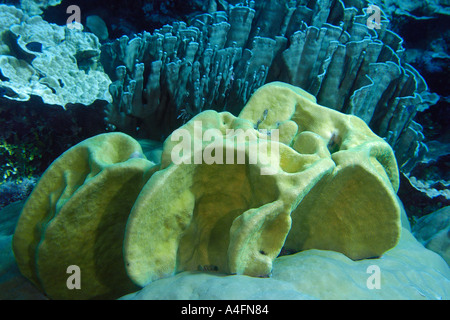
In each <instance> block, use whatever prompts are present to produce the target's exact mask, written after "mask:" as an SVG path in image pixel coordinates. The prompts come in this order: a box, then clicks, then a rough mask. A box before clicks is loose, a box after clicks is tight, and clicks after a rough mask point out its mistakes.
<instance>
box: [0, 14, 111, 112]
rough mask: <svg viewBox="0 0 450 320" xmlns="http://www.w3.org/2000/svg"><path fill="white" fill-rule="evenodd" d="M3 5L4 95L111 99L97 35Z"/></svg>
mask: <svg viewBox="0 0 450 320" xmlns="http://www.w3.org/2000/svg"><path fill="white" fill-rule="evenodd" d="M0 7H1V12H2V13H1V15H2V18H1V19H0V35H1V37H2V39H3V41H2V45H0V72H1V77H0V88H1V89H2V91H4V94H3V96H4V97H5V98H7V99H11V100H17V101H27V100H29V99H30V97H31V96H37V97H40V98H42V101H43V102H44V103H45V104H48V105H59V106H62V107H65V106H66V105H67V104H69V103H72V104H74V103H81V104H84V105H90V104H92V103H94V101H96V100H106V101H109V100H110V99H111V97H110V95H109V93H108V86H109V85H110V83H111V80H110V79H109V77H108V75H106V74H105V73H104V72H103V68H102V67H101V64H100V63H99V58H100V42H99V40H98V38H97V37H96V36H95V35H94V34H92V33H88V32H82V31H80V30H77V29H71V28H68V27H67V26H58V25H56V24H51V23H48V22H46V21H45V20H44V19H43V18H42V17H40V16H31V17H30V16H28V15H26V14H25V13H23V12H22V11H21V10H19V9H16V8H15V7H12V6H6V5H1V6H0ZM80 26H81V25H80ZM81 28H82V26H81Z"/></svg>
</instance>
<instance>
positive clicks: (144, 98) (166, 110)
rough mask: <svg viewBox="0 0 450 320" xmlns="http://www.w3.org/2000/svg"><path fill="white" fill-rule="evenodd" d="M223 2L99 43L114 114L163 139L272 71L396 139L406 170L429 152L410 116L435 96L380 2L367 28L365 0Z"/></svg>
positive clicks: (130, 127) (116, 121)
mask: <svg viewBox="0 0 450 320" xmlns="http://www.w3.org/2000/svg"><path fill="white" fill-rule="evenodd" d="M222 5H223V6H224V11H216V12H210V13H205V14H201V15H198V16H195V17H193V18H192V19H191V20H190V21H189V23H185V22H178V23H174V24H173V25H166V26H164V27H162V28H160V29H157V30H155V31H154V32H153V33H149V32H143V33H141V34H138V35H136V36H134V37H132V38H129V37H127V36H123V37H121V38H119V39H117V40H115V41H114V42H111V43H107V44H104V45H103V46H102V59H101V61H102V63H103V65H104V68H105V72H106V73H107V74H108V75H109V76H110V77H111V79H112V80H113V84H112V85H111V86H110V92H111V95H112V98H113V102H112V103H111V104H110V105H109V107H108V108H107V110H108V120H109V122H110V123H111V124H113V125H115V126H116V127H117V128H119V129H120V130H123V131H125V132H129V133H133V134H135V133H136V131H137V128H138V129H139V130H138V132H139V134H141V135H144V136H152V135H153V136H152V138H155V139H160V138H161V137H160V136H155V132H157V134H161V135H163V136H167V135H168V134H170V132H171V131H172V130H173V129H175V128H176V127H178V126H179V125H180V123H182V122H183V121H187V120H188V119H190V118H191V117H193V116H195V115H196V114H198V113H199V112H201V111H203V110H206V109H213V110H216V111H219V112H221V111H229V112H231V113H233V114H236V115H237V114H238V113H239V112H240V110H241V109H242V107H243V106H244V105H245V104H246V102H247V101H248V99H249V98H250V96H251V95H252V94H253V93H254V91H255V90H256V89H257V88H259V87H260V86H262V85H264V84H265V83H267V82H270V81H276V80H277V81H284V82H287V83H290V84H293V85H295V86H300V87H302V88H304V89H305V90H306V91H308V92H309V93H311V94H312V95H314V96H316V97H317V101H318V103H319V104H321V105H323V106H326V107H329V108H332V109H335V110H338V111H341V112H344V113H347V114H353V115H356V116H358V117H360V118H362V119H363V120H364V121H365V122H366V123H367V124H368V125H369V126H370V128H371V129H372V130H373V131H374V132H375V133H376V134H378V135H379V136H381V137H383V138H385V139H386V141H387V142H388V143H389V144H390V145H391V146H392V147H393V149H394V151H395V152H396V156H397V158H398V160H399V165H400V167H403V168H404V170H408V169H410V168H411V166H412V165H413V163H414V161H416V160H417V159H420V157H421V156H423V154H424V153H425V152H426V147H425V146H424V144H423V143H422V141H423V139H424V137H423V134H422V133H421V130H422V129H421V126H420V125H418V124H417V123H416V122H414V121H413V118H414V116H415V115H416V113H417V112H418V111H421V110H424V109H426V108H428V106H429V105H431V104H433V103H435V102H436V97H435V96H434V95H432V94H430V92H429V91H428V87H427V84H426V82H425V81H424V79H423V78H422V77H421V76H420V74H419V73H418V72H417V71H416V70H415V69H414V68H413V67H411V66H410V65H408V64H406V63H404V62H403V59H402V57H403V53H404V49H403V47H402V39H401V38H400V37H399V36H398V35H397V34H395V33H394V32H392V31H390V30H389V29H388V27H389V21H388V19H387V18H386V16H385V15H384V14H383V13H382V12H381V13H382V16H381V24H380V28H379V29H370V28H368V27H367V25H366V22H367V21H368V19H369V16H370V14H369V13H368V12H366V10H365V9H366V8H367V7H368V2H365V1H341V0H337V1H333V0H325V1H314V2H312V1H287V0H285V1H256V2H254V1H250V2H245V3H236V2H235V1H230V3H225V2H224V3H222ZM155 128H158V130H156V131H155ZM412 158H413V160H411V159H412Z"/></svg>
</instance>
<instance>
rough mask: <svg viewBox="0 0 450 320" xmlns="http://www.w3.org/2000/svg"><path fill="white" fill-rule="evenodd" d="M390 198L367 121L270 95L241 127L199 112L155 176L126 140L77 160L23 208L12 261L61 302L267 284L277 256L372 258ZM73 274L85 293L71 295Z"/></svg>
mask: <svg viewBox="0 0 450 320" xmlns="http://www.w3.org/2000/svg"><path fill="white" fill-rule="evenodd" d="M282 106H283V108H281V107H282ZM180 140H181V141H180ZM397 188H398V169H397V166H396V162H395V157H394V155H393V152H392V149H391V148H390V147H389V145H388V144H387V143H386V142H385V141H383V139H381V138H379V137H377V136H376V135H375V134H374V133H373V132H371V131H370V129H369V128H368V127H367V125H366V124H365V123H364V121H362V120H361V119H358V118H357V117H355V116H352V115H345V114H342V113H340V112H338V111H335V110H331V109H328V108H325V107H322V106H320V105H318V104H317V103H316V102H315V100H314V98H313V97H312V96H311V95H310V94H308V93H307V92H305V91H303V90H301V89H300V88H297V87H293V86H290V85H287V84H283V83H271V84H268V85H265V86H263V87H262V88H260V89H259V90H258V91H257V92H256V93H255V94H254V96H253V97H252V98H251V99H250V101H249V102H248V104H247V105H246V107H245V108H244V109H243V111H242V113H241V116H240V117H235V116H233V115H232V114H230V113H228V112H222V113H218V112H216V111H213V110H209V111H204V112H202V113H200V114H199V115H197V116H196V117H194V118H193V119H191V120H190V121H189V122H188V123H186V124H185V125H184V126H182V127H181V128H179V129H177V130H176V131H174V132H173V133H172V135H171V136H170V137H169V138H167V139H166V141H165V143H164V146H163V150H162V155H161V163H160V165H156V166H155V165H154V164H153V163H152V162H151V161H149V160H147V159H145V156H144V155H143V151H142V149H141V148H140V146H139V144H138V142H137V141H135V140H134V139H132V138H131V137H129V136H127V135H125V134H123V133H108V134H102V135H99V136H95V137H93V138H89V139H87V140H85V141H84V142H82V143H80V144H79V145H76V146H74V147H72V148H71V149H69V150H68V151H67V152H66V153H64V154H63V155H62V156H61V157H60V158H58V159H57V160H56V161H55V162H54V163H53V164H52V165H51V166H50V167H49V168H48V170H47V171H46V173H45V174H44V175H43V177H42V178H41V180H40V181H39V183H38V185H37V187H36V188H35V190H34V191H33V193H32V194H31V196H30V197H29V199H28V201H27V203H26V204H25V207H24V209H23V211H22V214H21V217H20V219H19V222H18V226H17V228H16V231H15V234H14V242H13V244H14V253H15V255H16V258H17V262H18V265H19V267H20V270H21V272H22V273H23V274H24V275H25V276H26V277H27V278H29V279H30V280H31V281H32V282H33V283H35V285H37V286H38V287H39V288H41V290H43V291H44V292H46V294H48V295H49V296H50V297H52V298H61V299H66V298H75V299H76V298H78V299H83V298H102V297H119V296H120V295H124V294H126V293H129V292H131V291H133V289H134V288H135V285H138V286H145V285H147V284H148V283H150V282H152V281H155V280H157V279H160V278H165V277H170V276H172V275H173V274H174V273H178V272H182V271H189V270H190V271H193V270H202V271H214V272H220V273H226V274H244V275H249V276H256V277H268V276H270V273H271V270H272V262H273V260H274V259H275V258H276V257H277V256H278V255H279V254H280V252H281V251H282V249H283V247H284V249H285V250H287V251H289V252H298V251H303V250H305V249H311V248H316V249H327V250H335V251H338V252H341V253H343V254H345V255H346V256H348V257H349V258H351V259H365V258H373V257H379V256H381V255H382V254H383V253H384V252H386V251H387V250H389V249H391V248H392V247H394V246H395V245H396V243H397V241H398V239H399V237H400V230H401V229H400V207H399V204H398V203H397V199H396V196H395V192H396V190H397ZM33 230H34V232H33ZM69 265H77V266H79V267H80V268H81V270H83V277H82V279H84V280H83V281H82V286H83V290H80V291H78V292H77V291H76V290H75V291H71V290H67V287H66V282H65V279H66V278H67V273H66V269H67V267H68V266H69Z"/></svg>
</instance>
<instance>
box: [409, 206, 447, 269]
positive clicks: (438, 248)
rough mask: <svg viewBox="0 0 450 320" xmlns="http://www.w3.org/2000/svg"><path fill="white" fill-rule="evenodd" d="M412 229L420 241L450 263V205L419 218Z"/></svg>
mask: <svg viewBox="0 0 450 320" xmlns="http://www.w3.org/2000/svg"><path fill="white" fill-rule="evenodd" d="M412 231H413V234H414V236H415V237H416V238H417V240H419V241H420V243H422V244H423V245H424V246H425V247H426V248H428V249H430V250H432V251H434V252H436V253H437V254H439V255H440V256H441V257H442V258H444V260H445V261H446V262H447V264H448V265H450V207H445V208H442V209H440V210H438V211H436V212H433V213H430V214H428V215H426V216H424V217H422V218H420V219H419V220H418V221H417V222H416V224H415V225H414V226H413V229H412Z"/></svg>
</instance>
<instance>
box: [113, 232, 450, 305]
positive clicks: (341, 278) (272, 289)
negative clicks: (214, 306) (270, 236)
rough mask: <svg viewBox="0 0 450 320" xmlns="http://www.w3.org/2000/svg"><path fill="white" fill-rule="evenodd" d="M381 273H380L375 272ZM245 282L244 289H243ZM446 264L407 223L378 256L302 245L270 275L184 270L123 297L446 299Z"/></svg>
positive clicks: (449, 290) (449, 292) (449, 283)
mask: <svg viewBox="0 0 450 320" xmlns="http://www.w3.org/2000/svg"><path fill="white" fill-rule="evenodd" d="M377 277H379V278H377ZM243 288H245V290H243ZM449 298H450V268H449V267H448V265H447V264H446V263H445V261H444V260H443V259H442V258H441V257H440V256H439V255H437V254H436V253H434V252H432V251H430V250H427V249H425V248H424V247H423V246H422V245H421V244H420V243H419V242H418V241H417V240H416V239H415V238H414V237H413V236H412V235H411V233H410V232H409V231H407V230H406V229H403V230H402V236H401V239H400V242H399V243H398V245H397V246H396V247H395V248H394V249H392V250H389V251H388V252H386V253H385V254H384V255H383V257H382V258H380V259H367V260H359V261H352V260H350V259H349V258H347V257H346V256H345V255H343V254H341V253H337V252H334V251H322V250H315V249H314V250H306V251H303V252H299V253H296V254H293V255H288V256H282V257H278V258H277V259H275V261H274V264H273V272H272V276H271V278H268V279H262V278H251V277H248V276H244V275H232V276H229V275H224V274H215V273H208V272H192V271H191V272H182V273H180V274H178V275H176V276H174V277H171V278H166V279H161V280H157V281H155V282H152V283H150V284H148V285H147V286H146V287H144V288H143V289H142V290H140V291H137V292H135V293H132V294H129V295H127V296H124V297H122V298H121V299H123V300H147V299H148V300H158V299H173V300H175V299H180V300H196V299H200V300H201V299H217V300H219V299H225V300H229V299H237V300H252V299H255V300H265V299H266V300H276V299H281V300H291V299H293V300H295V299H327V300H329V299H337V300H341V299H342V300H348V299H357V300H361V299H363V300H364V299H371V300H372V299H385V300H391V299H402V300H403V299H404V300H422V299H432V300H448V299H449Z"/></svg>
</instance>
